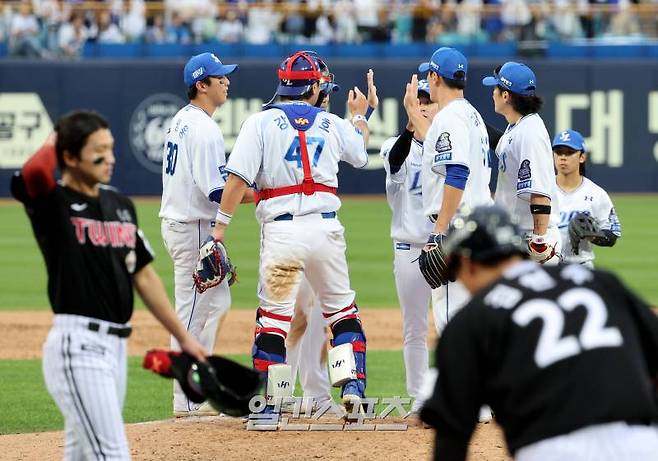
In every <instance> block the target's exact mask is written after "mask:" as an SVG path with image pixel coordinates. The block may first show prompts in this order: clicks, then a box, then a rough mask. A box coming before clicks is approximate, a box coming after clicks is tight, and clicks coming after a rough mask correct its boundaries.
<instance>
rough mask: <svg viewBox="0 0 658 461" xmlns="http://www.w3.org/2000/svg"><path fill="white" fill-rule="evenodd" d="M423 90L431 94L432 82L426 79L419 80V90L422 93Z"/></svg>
mask: <svg viewBox="0 0 658 461" xmlns="http://www.w3.org/2000/svg"><path fill="white" fill-rule="evenodd" d="M421 91H422V92H423V93H427V95H428V96H429V95H430V84H429V82H428V81H427V80H425V79H423V80H418V92H419V93H420V92H421Z"/></svg>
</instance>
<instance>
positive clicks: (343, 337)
mask: <svg viewBox="0 0 658 461" xmlns="http://www.w3.org/2000/svg"><path fill="white" fill-rule="evenodd" d="M355 307H356V306H355ZM331 332H332V334H333V340H332V341H331V345H332V346H334V347H336V346H340V345H341V344H348V343H349V344H351V345H352V353H353V354H354V362H355V364H356V378H357V379H356V380H354V381H350V382H348V383H346V384H345V385H344V386H343V393H344V392H345V389H346V388H347V387H348V386H349V387H350V388H351V387H355V386H356V388H357V389H358V391H359V393H360V394H361V395H360V396H361V397H363V396H364V392H365V388H366V336H365V334H364V333H363V328H362V327H361V321H360V320H359V318H358V310H357V313H356V316H355V318H346V319H344V320H339V321H337V322H335V323H333V324H332V325H331Z"/></svg>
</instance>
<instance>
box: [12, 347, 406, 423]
mask: <svg viewBox="0 0 658 461" xmlns="http://www.w3.org/2000/svg"><path fill="white" fill-rule="evenodd" d="M231 358H233V359H235V360H237V361H239V362H241V363H243V364H245V365H250V363H251V357H249V356H248V355H234V356H231ZM0 376H2V382H3V389H2V392H1V393H0V415H2V417H0V434H13V433H24V432H42V431H54V430H62V429H63V427H64V420H63V418H62V415H61V414H60V412H59V410H58V408H57V406H56V405H55V403H54V401H53V400H52V399H51V397H50V395H49V394H48V392H47V391H46V385H45V383H44V381H43V374H42V372H41V361H40V360H3V361H0ZM337 391H338V390H337V389H336V392H337ZM171 393H172V381H171V380H168V379H164V378H161V377H160V376H157V375H155V374H153V373H151V372H148V371H146V370H143V369H142V368H141V358H140V357H131V358H129V359H128V391H127V394H126V403H125V406H124V412H123V414H124V420H125V422H127V423H136V422H142V421H154V420H160V419H167V418H171V417H172V409H171V398H172V397H171ZM367 395H368V397H391V396H395V395H402V396H404V395H406V391H405V388H404V366H403V361H402V352H401V351H400V352H397V351H394V352H390V351H386V352H383V351H368V393H367ZM334 397H337V395H334ZM407 407H408V406H407ZM395 415H396V414H395V413H394V416H395Z"/></svg>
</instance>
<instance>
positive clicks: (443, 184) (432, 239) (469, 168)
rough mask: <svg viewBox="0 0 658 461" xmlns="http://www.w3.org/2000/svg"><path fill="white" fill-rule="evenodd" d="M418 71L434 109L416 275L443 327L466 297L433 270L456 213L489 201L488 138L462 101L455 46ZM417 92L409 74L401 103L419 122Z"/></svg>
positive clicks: (460, 62)
mask: <svg viewBox="0 0 658 461" xmlns="http://www.w3.org/2000/svg"><path fill="white" fill-rule="evenodd" d="M418 70H419V71H420V72H428V74H427V81H428V84H429V91H430V97H431V99H432V101H434V102H436V103H438V109H439V111H438V113H437V114H436V116H435V117H434V119H433V120H432V124H431V126H430V128H429V130H427V134H426V136H425V139H424V143H423V166H422V170H423V174H422V191H423V213H424V214H425V216H426V217H427V218H429V219H431V220H432V221H434V228H433V230H432V232H431V233H430V236H429V240H428V243H427V244H426V246H425V248H424V249H423V251H422V252H421V254H420V259H419V264H420V270H421V273H422V274H423V276H424V277H425V279H426V280H427V282H428V283H429V285H430V286H431V287H432V288H433V289H434V290H433V292H432V298H433V299H432V301H433V307H434V309H436V311H437V312H438V315H437V318H438V323H439V325H438V327H439V330H442V329H443V327H444V326H445V324H446V323H447V322H448V320H449V319H450V318H451V317H452V316H453V315H454V314H455V312H456V311H457V310H459V309H460V308H461V307H462V306H463V305H464V304H465V303H466V302H467V301H468V300H469V299H470V295H469V294H468V292H467V291H466V289H465V288H464V287H463V285H461V284H460V283H453V282H452V281H451V282H450V283H449V281H448V280H447V279H446V278H444V277H443V276H442V275H443V274H441V271H435V270H433V269H435V268H436V267H437V265H438V266H440V265H442V264H445V263H444V262H443V259H442V256H441V241H442V239H443V238H444V237H445V235H447V233H448V228H449V226H450V223H451V222H452V220H453V219H454V218H455V216H456V215H458V214H459V213H460V212H463V211H466V210H470V209H473V208H474V207H476V206H478V205H488V204H491V202H492V200H491V193H490V191H489V180H490V178H491V168H490V166H489V137H488V134H487V128H486V126H485V124H484V121H483V120H482V117H481V116H480V114H479V113H478V111H477V110H476V109H475V108H474V107H473V106H472V105H471V104H470V103H469V102H468V101H467V100H466V99H464V88H465V86H466V75H467V71H468V62H467V60H466V57H465V56H464V55H463V54H462V53H460V52H459V51H457V50H456V49H454V48H447V47H443V48H439V49H438V50H436V51H435V52H434V54H433V55H432V58H431V60H430V62H426V63H423V64H421V65H420V66H419V67H418ZM416 94H417V80H416V76H415V75H414V76H413V77H412V80H411V83H410V84H409V85H408V86H407V93H406V94H405V98H404V104H405V108H406V109H407V114H408V115H409V119H410V120H411V122H412V123H413V124H414V126H419V125H421V124H422V123H423V120H424V117H423V116H422V113H421V112H420V110H419V104H418V98H417V96H416ZM435 250H436V251H435ZM435 257H436V258H437V259H436V260H433V258H435ZM435 263H436V264H435Z"/></svg>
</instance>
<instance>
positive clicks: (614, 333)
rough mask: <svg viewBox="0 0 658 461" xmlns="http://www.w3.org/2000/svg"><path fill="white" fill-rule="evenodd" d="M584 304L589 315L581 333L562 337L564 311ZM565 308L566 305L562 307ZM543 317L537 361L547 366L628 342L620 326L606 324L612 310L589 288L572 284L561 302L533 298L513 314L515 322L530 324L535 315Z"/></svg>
mask: <svg viewBox="0 0 658 461" xmlns="http://www.w3.org/2000/svg"><path fill="white" fill-rule="evenodd" d="M578 306H583V307H585V309H586V310H587V316H586V317H585V321H584V323H583V327H582V329H581V331H580V334H579V335H578V337H576V336H575V335H568V336H565V337H562V333H563V330H564V314H563V312H562V309H564V310H565V311H567V312H571V311H573V310H574V309H575V308H576V307H578ZM560 308H562V309H560ZM537 318H540V319H541V320H542V321H543V326H542V330H541V334H540V335H539V341H538V342H537V348H536V349H535V363H536V364H537V366H538V367H539V368H545V367H547V366H549V365H552V364H553V363H555V362H558V361H560V360H563V359H566V358H569V357H572V356H574V355H578V354H580V353H581V352H583V351H586V350H590V349H597V348H600V347H618V346H621V345H622V343H623V342H624V340H623V338H622V336H621V333H620V332H619V329H618V328H616V327H606V326H605V323H606V321H607V319H608V311H607V309H606V305H605V303H604V302H603V300H602V299H601V297H600V296H599V295H598V294H596V293H595V292H594V291H592V290H589V289H587V288H572V289H571V290H568V291H566V292H564V293H563V294H562V295H561V296H560V297H559V298H557V304H556V303H555V302H553V301H550V300H548V299H532V300H530V301H527V302H525V303H523V304H521V305H520V306H519V307H518V308H517V309H516V310H515V311H514V314H513V315H512V320H514V323H516V324H517V325H519V326H521V327H526V326H528V325H529V324H530V322H532V321H533V320H534V319H537Z"/></svg>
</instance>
